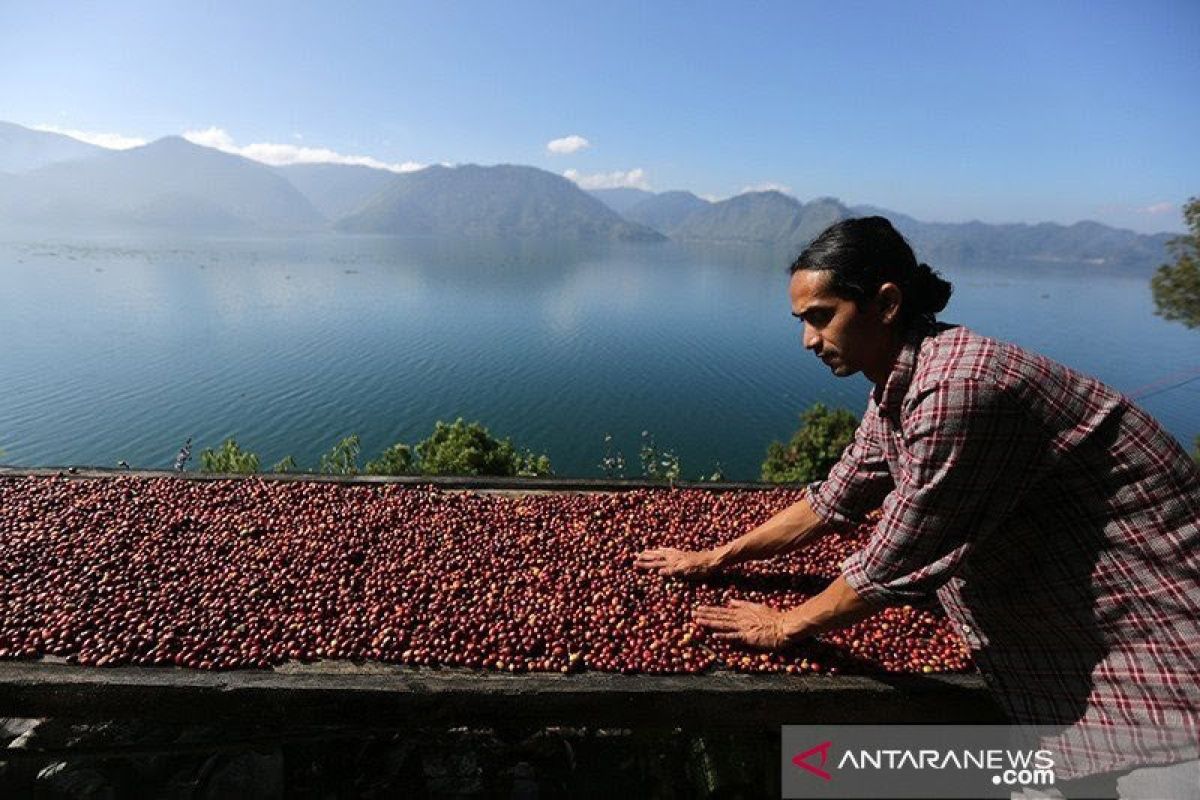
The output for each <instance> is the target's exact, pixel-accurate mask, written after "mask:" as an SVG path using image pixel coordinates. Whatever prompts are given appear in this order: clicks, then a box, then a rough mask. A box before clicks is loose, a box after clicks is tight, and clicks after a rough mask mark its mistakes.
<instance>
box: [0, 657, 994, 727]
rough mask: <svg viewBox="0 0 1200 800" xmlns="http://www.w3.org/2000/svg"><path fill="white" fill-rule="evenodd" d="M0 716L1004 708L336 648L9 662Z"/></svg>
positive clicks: (713, 714)
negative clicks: (478, 666)
mask: <svg viewBox="0 0 1200 800" xmlns="http://www.w3.org/2000/svg"><path fill="white" fill-rule="evenodd" d="M0 716H14V717H42V716H49V717H62V718H72V717H75V718H93V719H94V718H114V719H117V718H122V717H137V718H139V719H160V720H164V721H177V722H186V721H197V722H199V721H211V720H213V719H221V720H224V721H235V720H237V721H255V720H258V721H264V720H271V721H279V722H281V723H282V722H287V723H314V722H320V723H349V724H355V723H358V724H363V723H370V724H377V725H378V724H389V723H396V722H400V721H410V722H411V723H412V724H414V725H495V724H508V723H512V724H522V725H596V726H609V727H633V726H639V727H645V726H674V725H687V726H707V727H730V728H758V727H774V726H778V725H783V724H800V723H809V724H816V723H834V722H838V723H861V724H867V723H888V722H893V723H899V722H904V723H909V724H922V723H948V724H949V723H959V724H967V723H986V722H1001V721H1003V717H1002V715H1001V713H1000V711H999V709H998V707H997V706H996V705H995V703H994V702H993V701H992V699H991V697H990V695H989V694H988V692H987V687H986V685H985V684H984V682H983V680H982V679H980V678H978V677H977V676H972V675H946V676H934V675H930V676H924V675H922V676H910V675H903V676H890V677H889V676H885V677H858V676H821V675H813V676H790V675H762V676H759V675H741V674H734V673H726V672H716V673H711V674H706V675H680V676H652V675H615V674H609V673H581V674H577V675H549V674H538V673H529V674H523V675H505V674H499V673H485V672H474V671H470V670H460V669H413V668H407V667H397V666H392V665H385V664H354V663H350V662H339V661H329V662H318V663H316V664H307V665H299V664H297V665H290V664H289V665H285V666H283V667H281V668H279V669H275V670H262V671H230V672H203V671H198V670H187V669H179V668H173V667H172V668H147V667H106V668H99V667H80V666H74V665H69V664H66V663H62V662H61V661H59V660H58V659H50V658H47V659H42V660H40V661H25V662H22V661H9V662H4V663H0Z"/></svg>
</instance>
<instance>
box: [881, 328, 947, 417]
mask: <svg viewBox="0 0 1200 800" xmlns="http://www.w3.org/2000/svg"><path fill="white" fill-rule="evenodd" d="M936 332H937V331H936V327H935V326H933V325H925V324H921V323H918V324H916V325H914V326H913V327H912V328H911V329H910V330H909V331H908V333H906V334H905V337H904V342H903V343H902V344H901V346H900V352H899V354H898V355H897V356H896V360H895V362H894V363H893V364H892V371H891V372H890V373H888V377H887V380H886V381H885V382H884V384H883V388H882V389H880V387H879V386H876V387H875V388H874V390H873V391H874V394H875V403H876V405H878V406H879V410H880V412H882V413H883V414H885V415H887V416H889V417H894V416H895V415H896V413H897V412H898V411H899V409H900V401H901V400H902V399H903V398H904V395H905V394H906V393H907V392H908V386H909V384H910V383H912V376H913V373H914V372H915V371H916V369H917V355H918V354H919V353H920V351H921V342H923V341H924V340H925V338H926V337H928V336H932V335H933V334H934V333H936Z"/></svg>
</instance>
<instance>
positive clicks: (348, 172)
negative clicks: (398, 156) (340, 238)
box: [275, 164, 396, 219]
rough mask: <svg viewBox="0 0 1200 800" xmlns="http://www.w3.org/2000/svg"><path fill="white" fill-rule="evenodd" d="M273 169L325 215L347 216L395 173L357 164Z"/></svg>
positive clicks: (333, 217)
mask: <svg viewBox="0 0 1200 800" xmlns="http://www.w3.org/2000/svg"><path fill="white" fill-rule="evenodd" d="M275 171H276V172H278V173H279V174H280V175H282V176H283V177H284V178H286V179H287V180H288V182H289V183H291V184H292V186H295V187H296V188H297V189H298V190H299V191H300V194H302V195H304V196H305V197H306V198H307V199H308V202H310V203H312V204H313V206H314V207H315V208H316V209H317V210H318V211H320V212H321V213H322V214H324V215H325V217H326V218H327V219H341V218H342V217H345V216H349V215H350V214H353V213H354V212H355V211H358V210H359V209H361V208H362V207H363V206H365V205H366V204H367V203H368V202H369V201H370V200H372V199H374V198H375V196H376V195H378V194H379V193H380V192H381V191H383V189H384V187H386V186H387V185H388V184H389V183H390V182H391V180H392V177H393V176H394V175H395V174H396V173H394V172H389V171H387V170H383V169H374V168H372V167H363V166H359V165H357V164H291V165H289V166H286V167H276V168H275Z"/></svg>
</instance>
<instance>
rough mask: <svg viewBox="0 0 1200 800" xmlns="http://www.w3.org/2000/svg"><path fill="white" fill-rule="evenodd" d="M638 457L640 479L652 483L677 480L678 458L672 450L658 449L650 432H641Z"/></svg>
mask: <svg viewBox="0 0 1200 800" xmlns="http://www.w3.org/2000/svg"><path fill="white" fill-rule="evenodd" d="M638 457H639V458H640V459H641V462H642V477H643V478H649V479H650V480H652V481H670V482H672V483H674V482H675V481H677V480H679V473H680V472H681V471H682V469H681V467H680V465H679V456H678V455H676V454H675V451H674V450H670V449H668V448H663V447H659V446H658V444H657V443H656V442H655V441H654V436H653V434H651V433H650V431H642V446H641V448H639V449H638Z"/></svg>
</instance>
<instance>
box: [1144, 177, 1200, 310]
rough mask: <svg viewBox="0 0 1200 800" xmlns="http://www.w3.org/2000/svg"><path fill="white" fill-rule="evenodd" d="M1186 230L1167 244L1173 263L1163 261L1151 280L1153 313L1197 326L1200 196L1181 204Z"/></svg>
mask: <svg viewBox="0 0 1200 800" xmlns="http://www.w3.org/2000/svg"><path fill="white" fill-rule="evenodd" d="M1183 219H1184V222H1186V223H1187V226H1188V233H1185V234H1184V235H1183V236H1177V237H1175V238H1174V239H1172V240H1171V241H1170V242H1169V243H1168V245H1167V247H1169V248H1170V250H1171V253H1172V255H1174V256H1175V263H1174V264H1163V265H1162V266H1161V267H1159V268H1158V271H1157V272H1155V273H1154V277H1153V278H1152V279H1151V280H1150V291H1151V293H1152V294H1153V295H1154V305H1155V312H1154V313H1155V314H1157V315H1158V316H1160V317H1162V318H1163V319H1167V320H1172V321H1176V322H1182V323H1183V324H1184V325H1186V326H1187V327H1189V328H1197V327H1200V197H1193V198H1192V199H1190V200H1189V201H1188V202H1187V205H1185V206H1184V207H1183Z"/></svg>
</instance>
